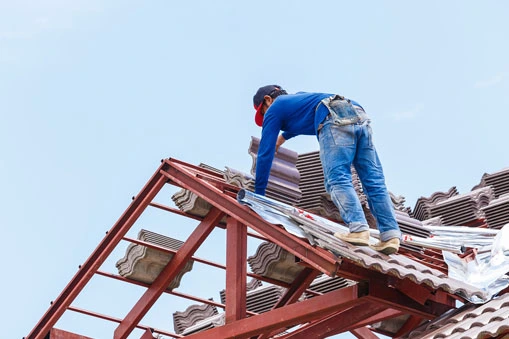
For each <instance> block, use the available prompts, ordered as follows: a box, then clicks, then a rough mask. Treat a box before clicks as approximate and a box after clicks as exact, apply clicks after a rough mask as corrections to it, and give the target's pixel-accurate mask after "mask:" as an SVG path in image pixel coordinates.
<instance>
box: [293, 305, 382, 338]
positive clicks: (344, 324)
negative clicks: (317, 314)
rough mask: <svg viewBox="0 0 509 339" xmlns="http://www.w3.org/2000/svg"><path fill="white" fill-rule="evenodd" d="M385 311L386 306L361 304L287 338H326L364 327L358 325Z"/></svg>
mask: <svg viewBox="0 0 509 339" xmlns="http://www.w3.org/2000/svg"><path fill="white" fill-rule="evenodd" d="M385 309H386V306H379V305H376V304H373V303H369V302H364V303H359V304H358V305H356V306H354V307H352V308H350V309H347V310H344V311H341V312H337V313H335V314H333V315H331V316H328V317H324V318H322V319H319V320H316V321H314V322H312V323H311V324H309V325H307V326H305V327H303V328H301V329H299V330H296V331H294V332H292V333H291V334H290V335H289V336H288V337H287V338H288V339H290V338H291V339H307V338H325V337H326V336H331V335H334V334H338V333H342V332H346V331H348V330H349V329H355V328H358V327H362V326H359V325H356V324H357V323H358V322H360V321H363V320H364V319H365V318H366V317H371V316H374V315H376V314H378V313H380V312H381V311H383V310H385ZM364 326H365V325H364Z"/></svg>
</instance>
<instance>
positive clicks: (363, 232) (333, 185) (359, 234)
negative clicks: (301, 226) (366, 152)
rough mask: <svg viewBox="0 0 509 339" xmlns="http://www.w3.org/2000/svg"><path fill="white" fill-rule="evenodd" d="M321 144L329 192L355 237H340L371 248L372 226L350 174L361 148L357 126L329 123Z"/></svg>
mask: <svg viewBox="0 0 509 339" xmlns="http://www.w3.org/2000/svg"><path fill="white" fill-rule="evenodd" d="M319 142H320V159H321V161H322V167H323V170H324V177H325V188H326V190H327V192H329V194H330V195H331V199H332V201H333V202H334V204H335V205H336V207H337V208H338V210H339V213H340V215H341V218H342V219H343V221H344V222H345V224H346V225H347V226H348V228H349V229H350V233H351V234H349V235H347V236H346V237H344V236H342V235H339V234H338V235H337V236H338V238H341V239H343V240H345V241H348V242H351V243H354V244H359V245H368V244H369V231H368V230H369V226H368V223H367V221H366V217H365V215H364V211H363V210H362V206H361V203H360V201H359V198H358V196H357V192H356V191H355V189H354V187H353V184H352V173H351V170H350V167H351V164H352V161H353V159H354V157H355V152H356V147H357V142H356V137H355V126H354V125H346V126H337V125H334V124H330V123H329V124H327V123H326V124H325V125H324V127H323V128H322V130H321V131H320V135H319Z"/></svg>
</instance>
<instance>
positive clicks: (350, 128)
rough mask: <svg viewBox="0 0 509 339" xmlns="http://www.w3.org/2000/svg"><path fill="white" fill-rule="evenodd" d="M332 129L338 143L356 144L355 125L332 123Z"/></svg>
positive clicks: (333, 136) (340, 144)
mask: <svg viewBox="0 0 509 339" xmlns="http://www.w3.org/2000/svg"><path fill="white" fill-rule="evenodd" d="M330 131H331V133H332V138H333V139H334V143H335V144H336V145H338V146H352V145H353V144H354V125H343V126H340V125H331V129H330Z"/></svg>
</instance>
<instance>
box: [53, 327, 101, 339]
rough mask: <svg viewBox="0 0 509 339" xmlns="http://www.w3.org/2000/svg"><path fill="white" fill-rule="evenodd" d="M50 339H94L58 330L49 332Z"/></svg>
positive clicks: (54, 329)
mask: <svg viewBox="0 0 509 339" xmlns="http://www.w3.org/2000/svg"><path fill="white" fill-rule="evenodd" d="M48 338H49V339H92V338H89V337H85V336H84V335H80V334H76V333H71V332H67V331H64V330H60V329H58V328H52V329H51V331H50V332H49V337H48Z"/></svg>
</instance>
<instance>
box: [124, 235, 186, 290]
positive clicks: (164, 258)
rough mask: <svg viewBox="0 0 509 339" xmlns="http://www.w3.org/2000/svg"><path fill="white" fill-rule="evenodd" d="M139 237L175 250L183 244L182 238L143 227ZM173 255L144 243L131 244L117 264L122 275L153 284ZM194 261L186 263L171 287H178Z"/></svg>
mask: <svg viewBox="0 0 509 339" xmlns="http://www.w3.org/2000/svg"><path fill="white" fill-rule="evenodd" d="M138 239H139V240H142V241H145V242H148V243H152V244H154V245H158V246H161V247H166V248H168V249H170V250H175V251H176V250H178V249H179V248H180V247H181V246H182V244H183V242H182V241H180V240H177V239H173V238H170V237H166V236H164V235H160V234H157V233H154V232H150V231H147V230H143V229H142V230H141V231H140V232H139V233H138ZM172 257H173V254H171V253H165V252H162V251H159V250H156V249H153V248H149V247H146V246H143V245H138V244H130V245H129V246H128V247H127V250H126V253H125V256H124V257H123V258H122V259H120V260H118V261H117V263H116V266H117V269H118V274H120V275H121V276H123V277H125V278H128V279H132V280H136V281H140V282H144V283H147V284H151V283H152V282H153V281H154V280H155V279H156V278H157V276H158V275H159V273H161V271H162V270H163V269H164V267H165V266H166V265H167V264H168V262H169V261H170V259H171V258H172ZM193 262H194V261H193V260H189V261H188V262H187V263H186V265H185V266H184V268H183V269H182V271H180V273H179V274H178V275H177V276H176V277H175V279H173V281H172V282H171V283H170V285H169V286H168V288H169V289H174V288H177V287H178V286H179V285H180V280H181V279H182V276H183V275H184V274H185V273H186V272H189V271H191V269H192V268H193Z"/></svg>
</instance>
